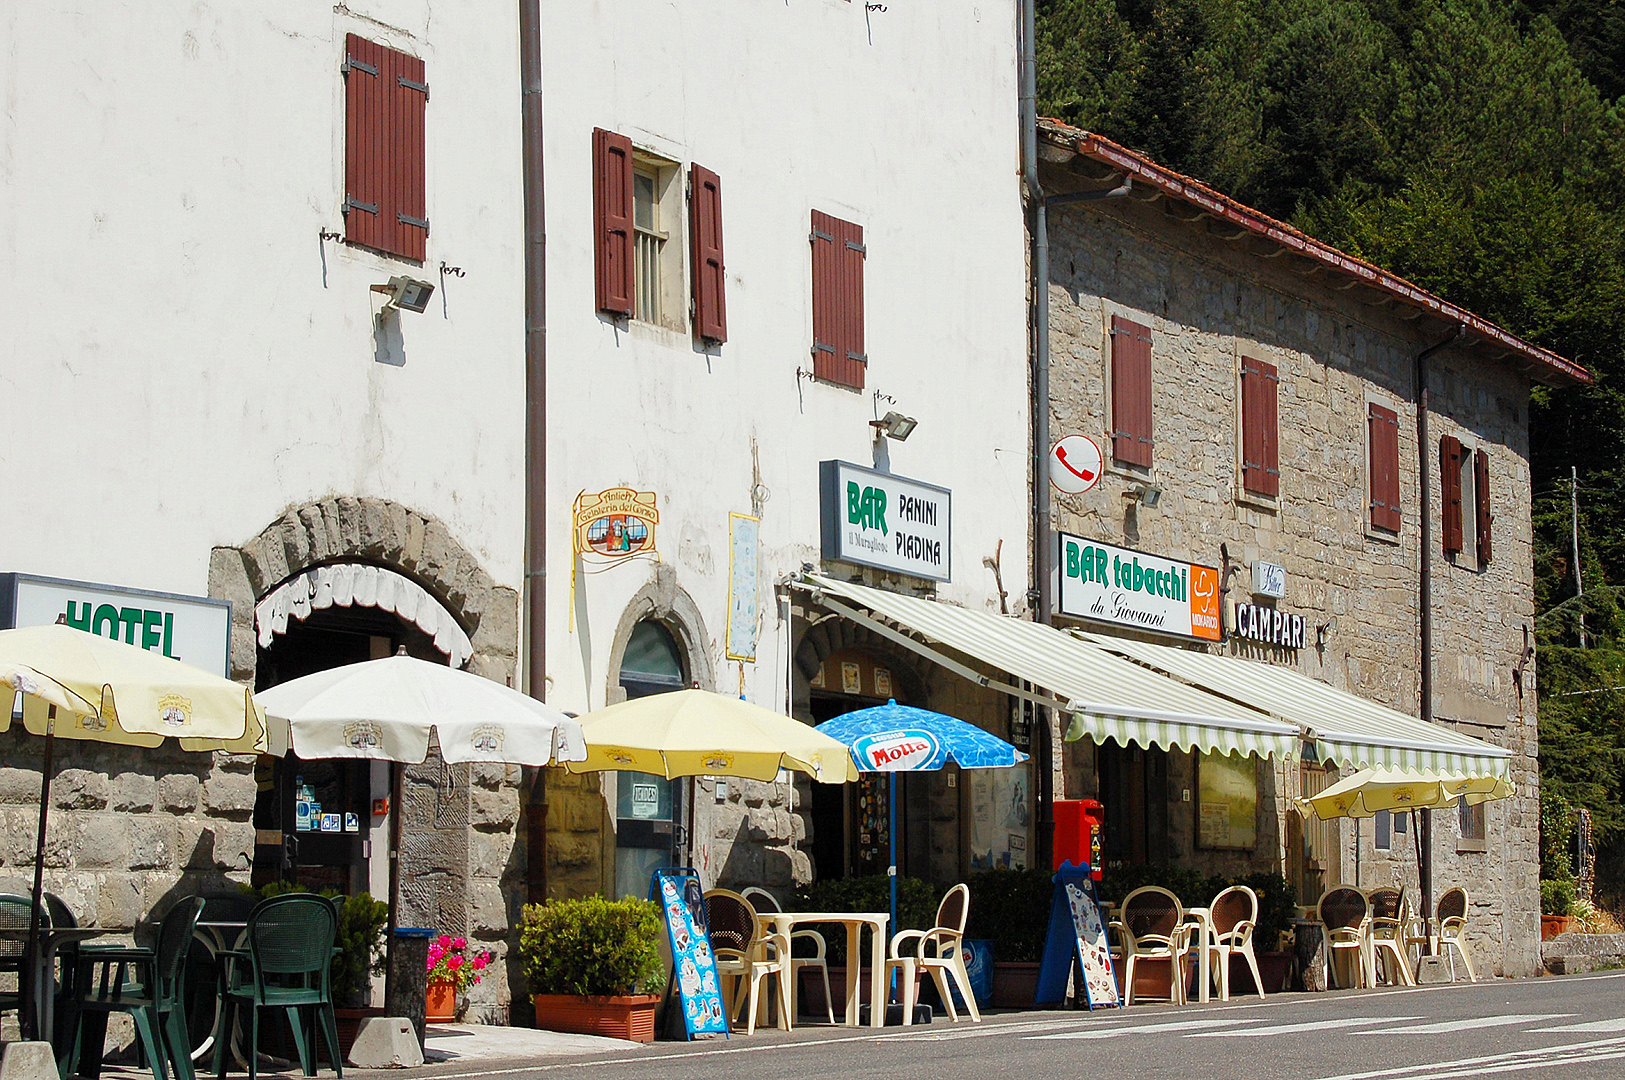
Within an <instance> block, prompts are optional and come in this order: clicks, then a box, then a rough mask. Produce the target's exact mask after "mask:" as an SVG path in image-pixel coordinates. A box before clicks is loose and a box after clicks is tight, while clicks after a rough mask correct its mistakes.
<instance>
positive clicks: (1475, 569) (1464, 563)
mask: <svg viewBox="0 0 1625 1080" xmlns="http://www.w3.org/2000/svg"><path fill="white" fill-rule="evenodd" d="M1441 434H1442V435H1449V436H1451V437H1453V438H1454V439H1455V440H1456V442H1457V443H1458V444H1459V445H1460V446H1461V465H1460V472H1461V480H1460V484H1461V550H1460V551H1444V550H1443V546H1444V545H1443V538H1444V511H1445V507H1444V490H1443V483H1442V479H1441V483H1440V491H1439V535H1440V553H1441V554H1442V555H1443V556H1444V557H1445V559H1446V560H1447V561H1448V562H1449V563H1450V565H1451V566H1454V567H1455V568H1456V569H1458V570H1467V571H1470V572H1471V573H1475V574H1482V573H1484V572H1485V571H1487V570H1489V568H1490V563H1489V562H1487V561H1485V560H1482V559H1480V558H1479V557H1478V551H1479V543H1480V537H1479V529H1478V525H1479V522H1478V498H1477V493H1478V474H1477V471H1476V470H1475V468H1474V464H1473V459H1474V455H1475V454H1476V453H1477V452H1478V451H1480V450H1482V451H1483V452H1484V453H1485V454H1486V455H1487V456H1488V457H1489V459H1490V461H1491V462H1493V461H1494V460H1495V455H1494V454H1493V453H1491V450H1492V448H1493V446H1494V444H1493V443H1491V442H1489V441H1488V440H1487V439H1484V438H1483V437H1482V436H1477V435H1474V438H1476V439H1477V440H1478V441H1469V440H1468V439H1465V438H1463V437H1462V436H1464V435H1469V434H1473V433H1471V432H1469V431H1467V429H1466V428H1462V427H1458V426H1456V425H1450V427H1449V430H1447V431H1444V432H1442V433H1441ZM1432 452H1433V453H1435V454H1440V450H1439V448H1438V446H1437V445H1435V446H1434V447H1433V448H1432ZM1439 460H1440V463H1441V464H1442V454H1441V455H1440V459H1439Z"/></svg>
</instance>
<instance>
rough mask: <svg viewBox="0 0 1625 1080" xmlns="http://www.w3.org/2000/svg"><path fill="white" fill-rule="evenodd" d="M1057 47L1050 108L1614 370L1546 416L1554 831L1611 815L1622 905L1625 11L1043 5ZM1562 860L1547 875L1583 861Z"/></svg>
mask: <svg viewBox="0 0 1625 1080" xmlns="http://www.w3.org/2000/svg"><path fill="white" fill-rule="evenodd" d="M1037 47H1038V53H1037V59H1038V99H1039V100H1038V104H1039V113H1040V115H1045V116H1053V117H1057V118H1059V119H1062V120H1065V121H1067V122H1068V123H1072V124H1075V125H1077V126H1079V127H1083V128H1087V129H1088V130H1090V131H1095V132H1098V133H1100V134H1102V135H1105V136H1107V137H1109V138H1112V139H1114V140H1116V141H1118V142H1121V143H1123V144H1125V145H1127V146H1130V147H1133V148H1134V149H1136V150H1139V151H1141V152H1144V153H1146V154H1148V155H1150V156H1151V157H1153V158H1155V159H1156V160H1157V161H1159V162H1161V163H1162V164H1165V165H1167V166H1169V167H1171V168H1174V169H1177V170H1178V171H1180V172H1183V173H1186V174H1188V175H1191V176H1195V177H1197V178H1199V179H1201V180H1203V181H1205V182H1206V183H1208V184H1210V185H1212V186H1213V187H1215V188H1217V189H1219V190H1220V191H1223V192H1225V193H1227V194H1229V195H1232V196H1234V197H1236V198H1238V199H1240V200H1242V201H1243V202H1246V203H1249V204H1251V205H1253V206H1256V207H1258V208H1260V209H1262V210H1264V211H1266V212H1268V213H1270V214H1272V215H1274V216H1276V217H1279V218H1281V219H1283V220H1286V221H1289V222H1291V223H1292V224H1294V225H1296V226H1297V227H1299V228H1301V229H1303V230H1304V231H1305V232H1307V233H1310V234H1311V235H1313V236H1316V237H1319V238H1320V239H1322V240H1325V241H1326V242H1328V243H1330V244H1334V245H1336V246H1337V247H1340V248H1342V249H1344V250H1346V251H1349V252H1351V253H1353V254H1356V255H1359V256H1360V257H1362V258H1365V259H1368V260H1370V261H1371V262H1373V263H1376V264H1377V265H1379V266H1382V267H1384V268H1386V269H1389V270H1391V271H1393V272H1395V273H1397V274H1399V275H1401V276H1403V277H1406V278H1409V279H1410V280H1411V281H1414V282H1416V283H1417V284H1419V285H1421V286H1423V287H1424V288H1427V289H1430V290H1432V291H1433V292H1435V293H1438V294H1439V295H1440V296H1443V297H1445V298H1447V299H1449V300H1452V301H1455V302H1457V303H1459V304H1462V305H1464V306H1465V307H1467V308H1469V309H1471V310H1473V311H1474V312H1476V313H1478V314H1480V315H1483V316H1485V317H1486V318H1489V319H1491V320H1493V321H1495V322H1497V323H1499V324H1501V325H1502V326H1504V327H1506V328H1507V329H1509V330H1511V331H1513V332H1514V333H1516V334H1518V335H1520V336H1521V337H1523V338H1525V339H1527V340H1529V341H1533V342H1535V343H1537V344H1539V345H1543V346H1545V347H1547V348H1549V349H1552V350H1554V351H1556V352H1558V353H1560V354H1561V355H1563V356H1567V357H1570V358H1572V359H1574V360H1576V361H1578V362H1580V363H1582V364H1584V365H1585V366H1587V367H1588V368H1589V369H1590V370H1591V371H1592V372H1593V374H1595V375H1596V379H1597V381H1596V385H1595V386H1592V387H1588V388H1584V389H1579V390H1563V391H1555V392H1554V391H1548V390H1545V389H1542V388H1537V390H1536V393H1535V395H1534V401H1533V407H1532V408H1531V411H1530V424H1531V432H1530V438H1531V447H1532V462H1531V467H1532V472H1533V487H1534V526H1535V590H1536V612H1537V614H1536V623H1535V631H1536V644H1537V660H1536V663H1537V670H1538V679H1539V682H1538V685H1539V690H1540V699H1539V700H1540V742H1541V752H1540V756H1541V781H1542V796H1543V800H1542V801H1543V806H1542V820H1543V822H1547V823H1548V826H1549V831H1551V832H1558V831H1559V830H1560V829H1561V828H1562V823H1564V822H1565V820H1566V818H1567V816H1568V814H1567V808H1568V807H1570V806H1572V807H1582V806H1583V807H1587V808H1589V809H1590V811H1591V813H1592V815H1593V825H1594V829H1595V837H1596V840H1597V844H1598V872H1599V887H1600V890H1599V891H1600V894H1601V897H1602V898H1603V899H1604V900H1606V901H1610V902H1612V904H1614V905H1618V904H1619V903H1620V902H1621V901H1622V900H1625V597H1622V594H1621V590H1622V589H1625V0H1527V2H1523V3H1509V2H1499V0H1275V2H1265V0H1038V32H1037ZM1574 473H1577V476H1578V482H1577V484H1572V485H1571V479H1570V478H1571V475H1572V474H1574ZM1576 495H1577V497H1578V504H1579V549H1580V558H1579V564H1580V566H1579V569H1580V583H1581V584H1583V586H1584V594H1583V596H1582V595H1578V593H1579V590H1577V588H1576V579H1575V572H1574V566H1573V560H1572V559H1571V554H1570V553H1571V542H1570V536H1571V498H1573V497H1574V496H1576ZM1507 675H1508V677H1510V672H1509V673H1507ZM1563 831H1565V832H1566V829H1563ZM1562 845H1563V840H1562V838H1561V837H1556V836H1550V837H1546V838H1543V848H1546V849H1548V850H1551V849H1552V848H1557V849H1561V847H1562ZM1545 861H1547V863H1548V865H1547V866H1545V867H1544V868H1543V869H1544V871H1545V874H1544V875H1543V876H1550V875H1551V874H1552V873H1556V872H1560V871H1558V870H1556V869H1554V868H1553V866H1552V865H1551V863H1552V861H1553V860H1550V859H1548V860H1545Z"/></svg>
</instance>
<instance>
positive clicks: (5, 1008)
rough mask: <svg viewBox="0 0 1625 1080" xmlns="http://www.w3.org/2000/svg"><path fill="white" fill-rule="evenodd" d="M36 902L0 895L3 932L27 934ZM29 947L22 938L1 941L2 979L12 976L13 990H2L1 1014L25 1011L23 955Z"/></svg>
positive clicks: (0, 968) (6, 938)
mask: <svg viewBox="0 0 1625 1080" xmlns="http://www.w3.org/2000/svg"><path fill="white" fill-rule="evenodd" d="M33 908H34V904H33V901H31V900H29V899H28V897H26V896H16V895H14V894H11V893H0V930H7V931H23V932H26V931H27V930H28V916H29V913H30V912H31V911H32V910H33ZM27 947H28V944H27V942H26V941H25V940H24V939H23V937H22V936H21V935H17V936H12V935H9V934H8V935H7V936H6V937H3V938H0V976H9V978H8V979H7V981H8V982H9V983H11V989H8V990H0V1012H16V1013H21V1011H22V1007H23V993H22V976H23V953H24V951H25V950H26V949H27Z"/></svg>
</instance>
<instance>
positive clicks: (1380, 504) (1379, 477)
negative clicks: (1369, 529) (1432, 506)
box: [1366, 403, 1399, 532]
mask: <svg viewBox="0 0 1625 1080" xmlns="http://www.w3.org/2000/svg"><path fill="white" fill-rule="evenodd" d="M1366 429H1367V441H1368V461H1367V464H1368V471H1369V472H1370V474H1371V524H1372V525H1374V526H1376V527H1377V528H1379V529H1387V530H1388V531H1389V532H1398V531H1399V414H1398V413H1396V412H1395V411H1394V410H1392V409H1385V408H1383V407H1382V406H1381V405H1377V404H1375V403H1373V404H1372V405H1371V406H1370V411H1369V412H1368V413H1367V416H1366Z"/></svg>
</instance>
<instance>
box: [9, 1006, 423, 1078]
mask: <svg viewBox="0 0 1625 1080" xmlns="http://www.w3.org/2000/svg"><path fill="white" fill-rule="evenodd" d="M345 1060H346V1061H348V1062H349V1064H351V1065H354V1066H355V1067H356V1068H358V1069H415V1068H417V1067H418V1066H419V1065H422V1064H423V1047H422V1046H420V1045H419V1044H418V1033H417V1029H416V1028H414V1027H413V1026H412V1021H411V1020H409V1019H407V1018H406V1017H404V1016H368V1017H364V1018H363V1019H362V1021H361V1026H360V1027H359V1028H358V1029H357V1030H356V1035H355V1043H354V1045H352V1046H351V1047H350V1056H349V1057H348V1058H346V1059H345ZM0 1080H10V1078H9V1077H0Z"/></svg>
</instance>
